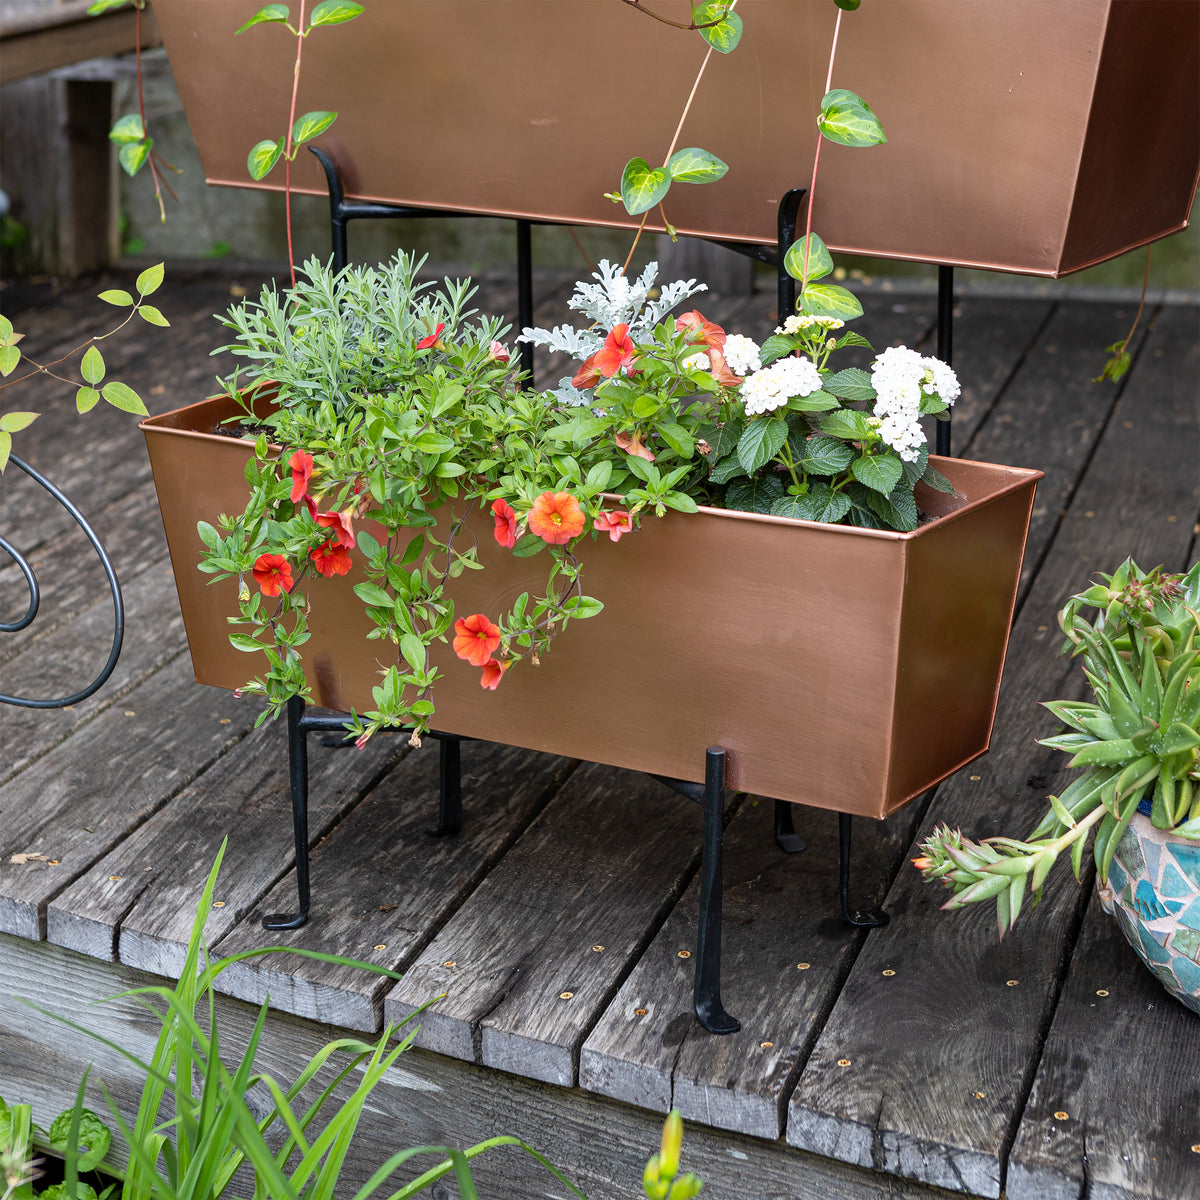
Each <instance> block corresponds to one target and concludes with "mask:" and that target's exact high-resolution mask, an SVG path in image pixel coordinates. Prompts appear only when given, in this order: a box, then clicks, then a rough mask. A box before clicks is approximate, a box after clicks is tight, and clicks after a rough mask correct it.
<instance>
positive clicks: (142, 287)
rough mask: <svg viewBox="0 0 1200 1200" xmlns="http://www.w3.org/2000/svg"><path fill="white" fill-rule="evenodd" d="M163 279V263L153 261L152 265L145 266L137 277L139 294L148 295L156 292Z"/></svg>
mask: <svg viewBox="0 0 1200 1200" xmlns="http://www.w3.org/2000/svg"><path fill="white" fill-rule="evenodd" d="M162 281H163V265H162V263H155V264H154V266H152V267H147V268H146V269H145V270H144V271H143V272H142V273H141V274H140V275H139V276H138V277H137V290H138V295H139V296H149V295H151V294H152V293H154V292H157V291H158V289H159V288H160V287H162Z"/></svg>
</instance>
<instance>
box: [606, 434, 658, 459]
mask: <svg viewBox="0 0 1200 1200" xmlns="http://www.w3.org/2000/svg"><path fill="white" fill-rule="evenodd" d="M613 441H614V442H616V443H617V445H618V446H620V448H621V449H622V450H624V451H625V453H626V454H632V455H634V457H636V458H644V459H645V460H646V461H647V462H653V461H654V452H653V451H652V450H651V449H650V447H649V446H647V445H646V443H645V442H643V441H642V435H641V434H640V433H614V434H613Z"/></svg>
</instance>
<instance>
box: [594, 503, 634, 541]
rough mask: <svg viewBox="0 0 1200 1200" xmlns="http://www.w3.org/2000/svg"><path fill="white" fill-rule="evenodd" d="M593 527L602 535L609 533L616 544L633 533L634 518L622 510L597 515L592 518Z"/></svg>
mask: <svg viewBox="0 0 1200 1200" xmlns="http://www.w3.org/2000/svg"><path fill="white" fill-rule="evenodd" d="M592 525H593V526H594V527H595V528H596V529H598V530H599V531H600V532H601V533H607V534H608V536H609V537H610V538H611V539H612V540H613V541H614V542H619V541H620V540H621V538H622V537H624V535H625V534H627V533H632V532H633V518H632V517H631V516H630V515H629V514H628V513H627V512H623V511H621V510H620V509H618V510H617V511H616V512H610V513H609V512H601V513H597V514H596V515H595V516H594V517H593V518H592Z"/></svg>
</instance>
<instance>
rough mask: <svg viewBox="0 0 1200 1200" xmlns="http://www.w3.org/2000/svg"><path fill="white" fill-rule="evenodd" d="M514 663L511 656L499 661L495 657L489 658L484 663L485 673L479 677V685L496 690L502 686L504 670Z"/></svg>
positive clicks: (489, 689)
mask: <svg viewBox="0 0 1200 1200" xmlns="http://www.w3.org/2000/svg"><path fill="white" fill-rule="evenodd" d="M512 664H513V660H512V659H511V658H506V659H504V660H502V661H499V660H497V659H494V658H489V659H488V660H487V662H485V663H484V664H483V674H482V675H481V676H480V677H479V686H480V687H481V688H487V690H488V691H489V692H494V691H495V690H496V689H497V688H498V687H499V686H500V680H501V679H503V678H504V672H505V671H507V670H508V668H509V667H511V666H512Z"/></svg>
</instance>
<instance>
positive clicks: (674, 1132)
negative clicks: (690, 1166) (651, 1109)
mask: <svg viewBox="0 0 1200 1200" xmlns="http://www.w3.org/2000/svg"><path fill="white" fill-rule="evenodd" d="M682 1149H683V1118H682V1117H681V1116H680V1115H679V1109H677V1108H673V1109H671V1111H670V1112H669V1113H667V1119H666V1120H665V1121H664V1122H663V1131H662V1151H661V1153H660V1154H659V1161H660V1164H661V1165H660V1167H659V1170H660V1172H661V1174H662V1175H664V1176H665V1177H666V1178H667V1179H674V1178H675V1176H676V1174H677V1173H678V1171H679V1152H680V1151H681V1150H682Z"/></svg>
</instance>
